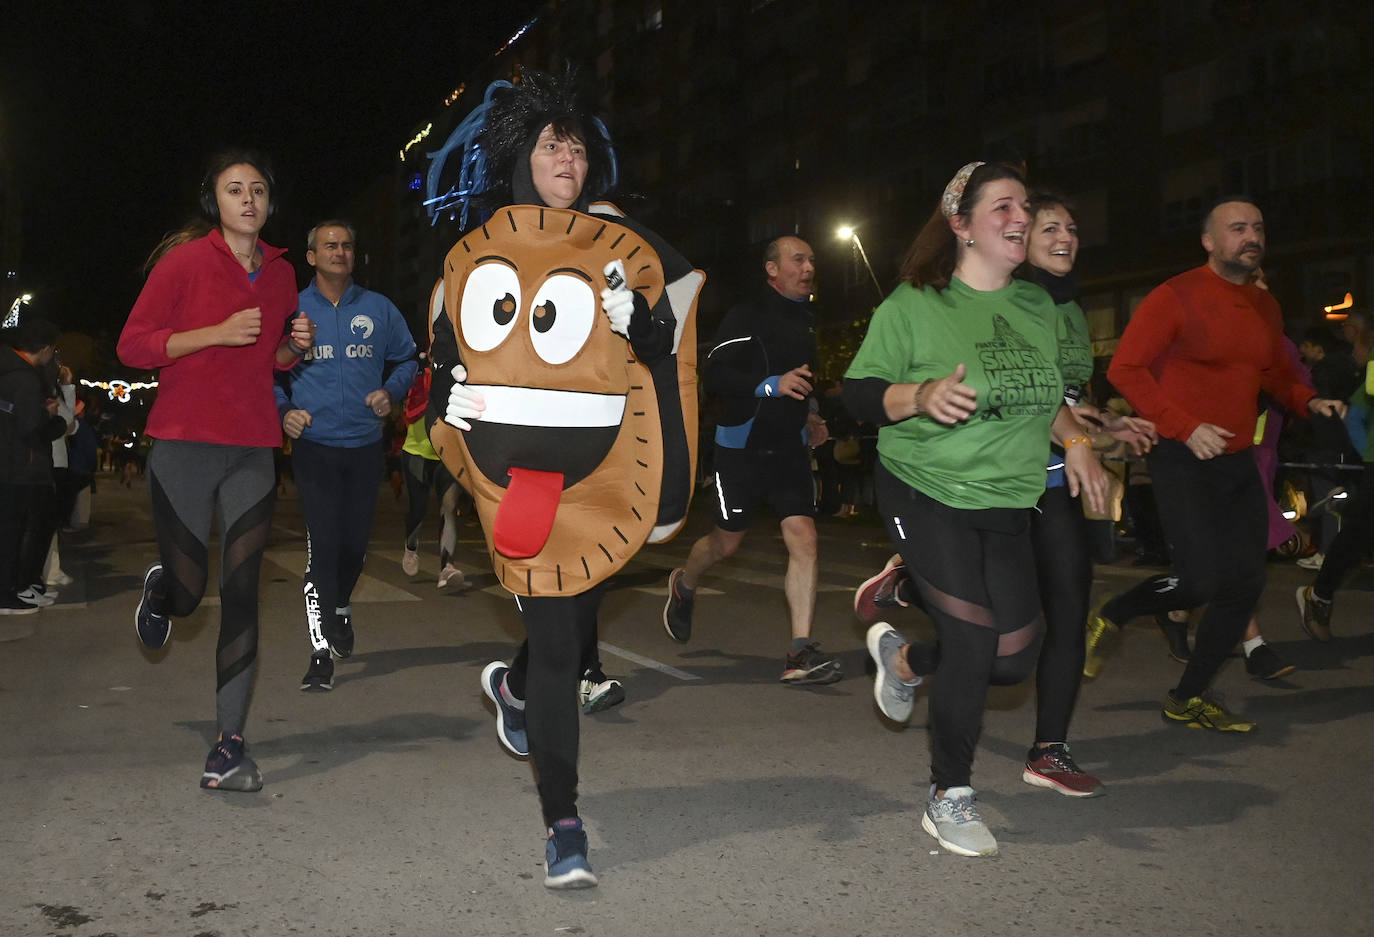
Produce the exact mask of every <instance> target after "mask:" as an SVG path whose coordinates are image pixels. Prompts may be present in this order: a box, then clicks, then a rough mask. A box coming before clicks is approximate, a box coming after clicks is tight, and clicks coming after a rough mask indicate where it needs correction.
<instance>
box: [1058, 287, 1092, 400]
mask: <svg viewBox="0 0 1374 937" xmlns="http://www.w3.org/2000/svg"><path fill="white" fill-rule="evenodd" d="M1054 311H1055V314H1056V319H1055V323H1056V334H1057V335H1058V338H1059V373H1060V374H1062V375H1063V376H1064V386H1065V387H1079V386H1081V385H1083V384H1086V383H1088V381H1089V380H1090V379H1091V378H1092V376H1093V351H1092V337H1091V336H1089V335H1088V320H1087V319H1086V318H1085V317H1084V316H1083V309H1082V307H1080V306H1079V305H1078V303H1076V302H1073V301H1072V300H1070V301H1069V302H1067V303H1062V304H1060V305H1058V306H1055V307H1054Z"/></svg>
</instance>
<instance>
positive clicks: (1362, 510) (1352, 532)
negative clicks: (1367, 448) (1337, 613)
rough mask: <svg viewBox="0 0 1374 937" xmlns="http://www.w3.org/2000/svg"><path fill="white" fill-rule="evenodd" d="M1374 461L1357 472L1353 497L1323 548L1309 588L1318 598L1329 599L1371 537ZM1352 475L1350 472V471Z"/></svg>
mask: <svg viewBox="0 0 1374 937" xmlns="http://www.w3.org/2000/svg"><path fill="white" fill-rule="evenodd" d="M1371 469H1374V463H1369V462H1366V463H1365V466H1364V472H1363V473H1361V474H1360V480H1359V486H1360V487H1359V489H1358V490H1357V491H1356V492H1355V497H1353V498H1351V499H1350V501H1349V502H1347V504H1346V506H1345V508H1343V509H1342V510H1341V530H1340V533H1338V534H1336V539H1334V540H1332V541H1331V546H1329V547H1327V550H1326V559H1325V560H1324V561H1323V562H1322V568H1321V572H1319V573H1317V580H1316V582H1314V583H1312V591H1313V592H1315V593H1316V594H1317V596H1318V597H1319V598H1323V599H1327V600H1330V599H1332V598H1334V597H1335V595H1336V590H1337V589H1339V588H1340V587H1341V583H1342V582H1343V581H1344V580H1345V577H1346V576H1347V575H1349V574H1350V571H1351V570H1352V569H1354V568H1355V567H1356V566H1358V565H1360V557H1361V556H1362V555H1363V554H1364V551H1365V550H1366V549H1368V547H1369V543H1370V540H1371V538H1374V471H1371ZM1351 474H1354V473H1351Z"/></svg>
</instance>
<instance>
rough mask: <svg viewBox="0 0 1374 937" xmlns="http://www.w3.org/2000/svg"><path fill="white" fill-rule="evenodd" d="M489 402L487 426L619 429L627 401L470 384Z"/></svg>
mask: <svg viewBox="0 0 1374 937" xmlns="http://www.w3.org/2000/svg"><path fill="white" fill-rule="evenodd" d="M468 387H470V388H472V389H473V390H475V391H477V392H478V393H479V394H481V395H482V396H483V397H484V398H485V399H486V404H487V407H486V409H485V410H483V411H482V422H483V423H508V424H511V425H513V426H580V427H595V426H619V425H620V421H621V419H622V418H623V417H624V415H625V398H624V397H622V396H620V395H618V394H589V393H582V392H580V391H575V390H546V389H544V388H542V387H511V386H509V385H507V384H469V385H468Z"/></svg>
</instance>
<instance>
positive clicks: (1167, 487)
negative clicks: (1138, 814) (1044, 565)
mask: <svg viewBox="0 0 1374 937" xmlns="http://www.w3.org/2000/svg"><path fill="white" fill-rule="evenodd" d="M1202 247H1203V249H1204V250H1205V251H1207V262H1206V263H1205V264H1203V265H1202V266H1200V267H1197V268H1195V269H1193V270H1189V271H1187V272H1185V273H1181V274H1179V275H1178V276H1176V277H1173V278H1172V279H1170V280H1167V281H1165V282H1164V283H1163V284H1162V285H1160V286H1158V287H1156V288H1155V289H1154V290H1153V291H1152V292H1151V293H1150V294H1149V295H1148V296H1146V297H1145V299H1144V300H1143V301H1142V302H1141V304H1140V306H1139V307H1137V309H1136V311H1135V314H1134V315H1133V316H1132V318H1131V321H1130V323H1129V324H1128V325H1127V326H1126V331H1125V334H1123V335H1122V336H1121V342H1120V344H1119V345H1118V347H1117V350H1116V355H1115V357H1114V358H1113V359H1112V364H1111V367H1110V369H1108V371H1107V376H1108V378H1110V379H1111V382H1112V383H1113V384H1114V385H1115V386H1116V388H1117V389H1118V390H1119V391H1121V393H1122V394H1123V395H1125V397H1126V399H1127V400H1129V401H1130V402H1131V405H1132V406H1134V407H1135V408H1136V410H1137V411H1139V413H1140V415H1141V416H1143V417H1146V418H1147V419H1150V420H1153V421H1154V422H1155V425H1156V426H1157V427H1158V428H1159V434H1160V437H1161V439H1160V443H1159V445H1158V446H1156V447H1155V449H1154V450H1152V451H1151V453H1150V455H1149V457H1148V461H1149V466H1150V475H1151V477H1152V479H1153V482H1154V487H1155V500H1156V501H1157V503H1158V505H1159V515H1160V521H1161V522H1162V523H1163V525H1164V532H1165V534H1166V536H1167V537H1168V539H1169V543H1170V547H1171V548H1172V552H1173V563H1174V568H1173V569H1172V570H1170V571H1169V572H1168V573H1167V574H1165V575H1161V576H1152V577H1150V578H1149V579H1146V580H1145V581H1144V582H1141V583H1139V584H1137V585H1136V586H1135V587H1133V588H1132V589H1130V590H1129V591H1127V592H1125V593H1123V594H1121V595H1119V596H1117V597H1116V598H1114V599H1111V600H1109V601H1107V602H1105V603H1103V605H1102V606H1101V607H1100V608H1098V609H1097V610H1096V611H1095V612H1094V613H1093V615H1092V616H1091V617H1090V618H1089V620H1088V645H1089V646H1088V655H1089V660H1090V661H1092V660H1093V659H1095V658H1096V656H1097V649H1098V644H1099V643H1100V641H1101V640H1102V638H1103V636H1104V635H1106V634H1108V633H1111V632H1113V631H1115V630H1116V629H1117V628H1118V627H1119V626H1120V625H1122V624H1124V623H1126V622H1127V621H1130V620H1131V619H1132V618H1135V617H1137V616H1139V615H1148V614H1152V613H1154V614H1160V613H1166V612H1168V611H1170V610H1171V609H1178V608H1196V607H1197V606H1199V605H1204V604H1205V605H1206V606H1207V611H1206V613H1205V614H1204V615H1203V617H1202V620H1201V621H1200V622H1199V624H1198V631H1197V640H1196V646H1195V648H1194V650H1193V652H1192V655H1191V656H1190V658H1189V661H1188V664H1187V667H1186V668H1185V669H1184V671H1183V676H1182V678H1181V679H1180V680H1179V683H1178V686H1177V687H1175V688H1174V689H1173V690H1172V691H1170V693H1169V695H1168V697H1167V698H1166V699H1165V702H1164V717H1165V718H1166V719H1167V720H1172V721H1176V722H1183V723H1187V724H1188V725H1191V726H1194V727H1201V728H1208V729H1216V730H1220V731H1230V732H1248V731H1249V730H1250V729H1252V728H1254V723H1251V722H1246V721H1242V720H1240V719H1238V718H1236V717H1235V716H1233V715H1232V714H1231V713H1228V712H1227V711H1226V710H1225V709H1223V708H1222V707H1221V706H1220V705H1218V704H1217V703H1216V702H1215V701H1213V700H1211V699H1209V698H1208V697H1207V696H1206V690H1207V688H1208V686H1209V685H1210V684H1211V682H1212V678H1213V677H1214V676H1216V672H1217V670H1218V669H1219V668H1220V667H1221V664H1222V662H1223V661H1224V660H1225V659H1226V656H1227V654H1229V653H1230V652H1231V649H1232V648H1234V647H1235V646H1236V644H1237V642H1239V641H1240V639H1241V635H1242V634H1243V633H1244V632H1245V626H1246V623H1247V622H1248V621H1249V618H1250V614H1251V613H1252V612H1253V611H1254V609H1255V606H1256V605H1258V604H1259V598H1260V594H1261V593H1262V592H1263V591H1264V558H1265V543H1266V534H1267V530H1266V523H1267V515H1266V513H1265V511H1266V508H1265V493H1264V488H1263V485H1262V484H1261V481H1260V476H1259V473H1258V471H1257V470H1256V468H1255V462H1254V459H1253V458H1252V456H1251V454H1250V453H1249V452H1246V451H1245V450H1246V449H1248V448H1249V447H1250V445H1251V440H1252V439H1253V438H1254V434H1255V417H1256V414H1257V413H1258V409H1259V408H1258V398H1259V392H1260V390H1261V389H1263V390H1264V391H1266V392H1267V393H1268V394H1269V395H1270V396H1271V397H1273V398H1274V399H1275V400H1277V401H1278V402H1279V403H1280V404H1281V405H1282V406H1283V407H1284V408H1285V409H1287V410H1289V411H1290V412H1292V413H1300V414H1304V415H1306V414H1309V413H1324V414H1337V415H1343V413H1344V409H1345V405H1344V404H1343V403H1342V402H1341V401H1338V400H1325V399H1322V398H1319V397H1317V396H1316V394H1315V392H1314V391H1313V390H1312V388H1310V387H1308V386H1307V385H1306V383H1305V382H1304V380H1303V378H1302V377H1300V376H1299V374H1298V373H1297V371H1296V370H1295V369H1294V368H1293V366H1292V364H1291V362H1290V360H1289V358H1288V356H1287V355H1286V354H1285V353H1284V351H1283V347H1282V344H1281V341H1282V337H1283V315H1282V313H1281V312H1280V310H1279V306H1278V303H1277V302H1276V301H1275V300H1274V298H1273V297H1272V296H1271V295H1270V294H1269V293H1268V292H1267V291H1265V290H1263V289H1260V288H1259V287H1257V286H1255V285H1254V284H1253V282H1252V280H1253V278H1254V275H1255V272H1256V270H1258V269H1259V266H1260V263H1261V262H1262V261H1263V259H1264V216H1263V215H1262V214H1261V213H1260V209H1259V206H1257V205H1256V204H1255V203H1254V202H1252V201H1250V200H1249V199H1246V198H1240V197H1236V198H1228V199H1226V200H1224V201H1221V202H1219V203H1218V204H1217V205H1216V206H1215V207H1213V208H1212V210H1211V211H1210V212H1208V213H1207V216H1206V218H1205V219H1204V221H1203V228H1202ZM1091 669H1093V672H1095V668H1091Z"/></svg>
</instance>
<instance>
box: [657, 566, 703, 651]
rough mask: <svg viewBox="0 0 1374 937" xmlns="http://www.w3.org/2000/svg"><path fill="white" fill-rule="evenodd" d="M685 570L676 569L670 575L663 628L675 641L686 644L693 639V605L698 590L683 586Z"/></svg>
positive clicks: (664, 607)
mask: <svg viewBox="0 0 1374 937" xmlns="http://www.w3.org/2000/svg"><path fill="white" fill-rule="evenodd" d="M686 572H687V571H686V570H685V569H675V570H673V571H672V572H671V573H669V574H668V601H667V603H666V604H664V606H663V627H664V628H665V629H667V631H668V636H669V637H670V638H672V639H673V640H674V641H680V642H682V643H683V644H686V643H687V641H688V640H690V639H691V637H692V605H693V603H694V602H695V601H696V590H695V589H688V588H687V587H686V586H684V585H683V584H682V576H683V574H684V573H686Z"/></svg>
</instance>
